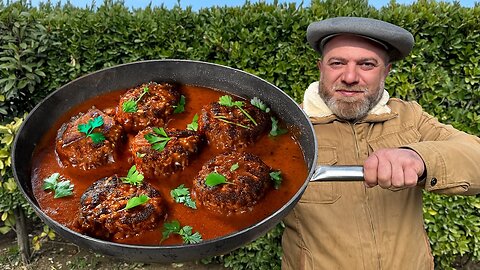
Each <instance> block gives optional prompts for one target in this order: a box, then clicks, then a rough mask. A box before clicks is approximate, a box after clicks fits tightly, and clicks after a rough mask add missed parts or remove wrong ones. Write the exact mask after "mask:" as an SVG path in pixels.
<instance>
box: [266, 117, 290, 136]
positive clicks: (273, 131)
mask: <svg viewBox="0 0 480 270" xmlns="http://www.w3.org/2000/svg"><path fill="white" fill-rule="evenodd" d="M270 119H271V120H272V129H271V130H270V136H279V135H283V134H285V133H287V132H288V130H287V129H283V128H280V127H279V126H278V120H277V119H275V117H270Z"/></svg>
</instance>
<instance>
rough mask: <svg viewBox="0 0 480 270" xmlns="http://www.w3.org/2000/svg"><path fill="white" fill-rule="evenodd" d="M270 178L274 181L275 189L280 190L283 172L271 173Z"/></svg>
mask: <svg viewBox="0 0 480 270" xmlns="http://www.w3.org/2000/svg"><path fill="white" fill-rule="evenodd" d="M270 178H271V179H272V181H273V187H274V188H275V189H279V188H280V185H281V184H282V172H281V171H274V172H271V173H270Z"/></svg>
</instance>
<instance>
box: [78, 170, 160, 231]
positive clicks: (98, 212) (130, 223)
mask: <svg viewBox="0 0 480 270" xmlns="http://www.w3.org/2000/svg"><path fill="white" fill-rule="evenodd" d="M140 195H147V196H148V197H149V199H148V201H147V202H146V203H144V204H141V205H139V206H136V207H133V208H130V209H127V210H125V209H124V208H125V206H126V204H127V202H128V200H129V199H131V198H133V197H139V196H140ZM80 204H81V208H80V216H79V218H78V226H79V230H80V231H81V232H82V233H85V234H88V235H91V236H93V237H97V238H100V239H105V240H119V239H123V238H127V237H131V236H135V235H136V234H138V233H140V232H142V231H146V230H152V229H154V228H156V227H158V226H159V225H160V224H161V223H162V222H163V221H164V220H165V218H166V208H165V205H164V200H163V198H162V197H161V195H160V193H159V192H158V191H157V190H156V189H154V188H153V187H152V186H151V185H149V184H148V183H145V182H144V183H142V184H140V185H139V186H135V185H131V184H127V183H123V182H122V180H121V179H119V178H118V177H117V176H111V177H105V178H102V179H100V180H98V181H96V182H95V183H93V184H92V185H91V186H90V187H89V188H88V189H87V190H86V191H85V193H83V195H82V197H81V199H80Z"/></svg>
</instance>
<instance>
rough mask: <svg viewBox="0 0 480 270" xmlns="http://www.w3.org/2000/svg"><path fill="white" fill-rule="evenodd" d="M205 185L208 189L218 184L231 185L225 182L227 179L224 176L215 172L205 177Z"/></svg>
mask: <svg viewBox="0 0 480 270" xmlns="http://www.w3.org/2000/svg"><path fill="white" fill-rule="evenodd" d="M205 184H206V185H207V186H209V187H214V186H218V185H220V184H232V183H230V182H227V178H226V177H225V176H224V175H221V174H219V173H217V172H212V173H209V174H208V175H207V178H205Z"/></svg>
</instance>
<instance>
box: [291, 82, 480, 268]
mask: <svg viewBox="0 0 480 270" xmlns="http://www.w3.org/2000/svg"><path fill="white" fill-rule="evenodd" d="M314 86H315V85H314ZM311 87H312V86H311ZM315 87H317V89H318V84H317V86H315ZM307 92H308V90H307ZM385 95H386V97H385ZM382 100H383V101H381V102H380V103H379V105H378V106H377V107H376V108H374V109H373V110H372V111H371V112H372V113H371V114H369V115H368V116H367V117H366V118H365V119H364V120H362V121H360V122H358V123H355V124H352V123H349V122H345V121H341V120H339V119H337V118H336V117H335V116H334V115H332V114H331V113H330V114H329V113H328V109H327V110H325V109H324V108H320V109H319V108H316V109H315V108H314V109H312V108H308V101H309V100H308V99H307V93H306V100H304V107H305V105H307V107H306V108H305V111H306V112H307V114H309V115H311V116H312V115H313V117H311V121H312V123H313V125H314V129H315V133H316V136H317V140H318V164H324V165H362V164H363V161H364V160H365V159H366V158H367V157H368V156H369V155H370V154H371V153H372V152H373V151H375V150H377V149H381V148H392V147H408V148H411V149H413V150H415V151H416V152H418V153H419V154H420V156H422V158H423V159H424V161H425V164H426V170H427V177H426V180H425V182H424V184H423V185H419V186H418V187H416V188H407V189H403V190H400V191H391V190H385V189H382V188H380V187H375V188H366V187H365V186H364V184H363V182H342V183H340V182H335V183H332V182H323V183H320V182H311V183H310V184H309V185H308V187H307V189H306V190H305V193H304V194H303V196H302V198H301V199H300V201H299V203H298V204H297V205H296V206H295V208H294V209H293V210H292V212H291V213H290V214H289V215H288V216H287V217H286V218H285V220H284V222H285V225H286V229H285V232H284V235H283V239H282V246H283V251H284V255H283V258H282V269H294V270H301V269H328V270H334V269H349V270H350V269H366V270H372V269H396V270H397V269H408V270H414V269H433V267H434V266H433V257H432V255H431V251H430V246H429V241H428V238H427V235H426V232H425V229H424V223H423V213H422V189H423V188H424V189H426V190H427V191H432V192H437V193H442V194H465V195H470V194H477V193H479V192H480V165H479V164H480V162H479V161H480V139H479V138H477V137H475V136H471V135H468V134H466V133H464V132H460V131H458V130H456V129H454V128H453V127H451V126H449V125H443V124H441V123H439V122H438V121H437V120H436V119H435V118H434V117H432V116H430V115H428V114H427V113H425V112H423V110H422V108H421V107H420V106H419V105H418V104H417V103H415V102H405V101H401V100H399V99H395V98H392V99H389V98H388V93H386V92H385V94H384V98H383V99H382ZM305 102H307V104H305ZM309 109H310V112H309V111H308V110H309ZM315 115H317V116H315Z"/></svg>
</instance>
